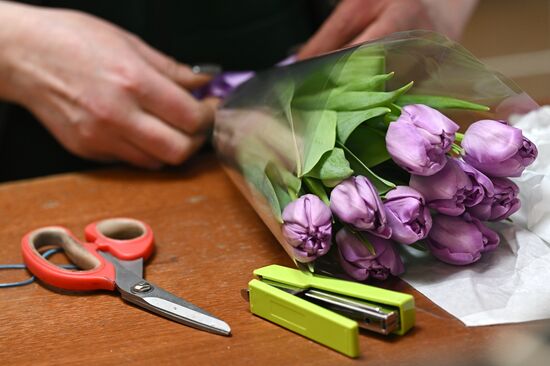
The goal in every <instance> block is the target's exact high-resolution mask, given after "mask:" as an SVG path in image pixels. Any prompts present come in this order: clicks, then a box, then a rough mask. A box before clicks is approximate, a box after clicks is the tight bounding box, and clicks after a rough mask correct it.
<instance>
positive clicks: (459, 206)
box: [409, 158, 472, 216]
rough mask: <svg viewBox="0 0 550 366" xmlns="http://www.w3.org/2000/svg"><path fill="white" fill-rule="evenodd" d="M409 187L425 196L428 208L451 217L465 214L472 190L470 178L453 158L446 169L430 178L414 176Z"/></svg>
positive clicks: (449, 160) (446, 165)
mask: <svg viewBox="0 0 550 366" xmlns="http://www.w3.org/2000/svg"><path fill="white" fill-rule="evenodd" d="M409 185H410V186H411V187H412V188H414V189H416V190H417V191H418V192H420V193H421V194H422V195H423V196H424V198H425V199H426V202H428V207H430V208H433V209H434V210H436V211H438V212H440V213H442V214H445V215H450V216H458V215H461V214H462V213H463V212H464V210H465V207H464V201H465V200H466V193H467V192H470V191H471V190H472V183H471V182H470V178H468V176H467V175H466V173H464V171H463V170H462V169H461V168H460V166H459V165H458V163H457V162H456V160H455V159H453V158H449V159H448V162H447V164H445V167H444V168H443V169H442V170H441V171H439V172H437V173H436V174H434V175H432V176H430V177H422V176H419V175H412V176H411V180H410V182H409Z"/></svg>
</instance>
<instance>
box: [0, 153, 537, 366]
mask: <svg viewBox="0 0 550 366" xmlns="http://www.w3.org/2000/svg"><path fill="white" fill-rule="evenodd" d="M0 207H1V209H0V243H1V245H0V263H18V262H21V254H20V249H19V248H20V240H21V237H22V236H23V235H24V234H25V233H26V232H28V231H30V230H32V229H35V228H38V227H41V226H47V225H53V224H58V225H64V226H67V227H68V228H69V229H71V230H73V231H74V232H75V233H76V234H77V236H79V237H80V238H82V237H83V233H82V231H83V229H84V227H85V225H86V224H88V223H89V222H91V221H94V220H98V219H103V218H108V217H116V216H128V217H135V218H138V219H141V220H144V221H146V222H148V223H149V224H150V225H151V227H152V228H153V230H154V232H155V235H156V253H155V255H154V256H153V257H152V258H151V259H150V260H149V262H148V265H147V266H146V269H145V275H146V276H145V277H146V278H147V279H148V280H150V281H151V282H153V283H156V284H158V285H159V286H162V287H163V288H165V289H166V290H168V291H171V292H173V293H174V294H176V295H178V296H181V297H183V298H185V299H187V300H189V301H191V302H192V303H195V304H197V305H198V306H200V307H202V308H204V309H206V310H207V311H210V312H212V313H213V314H214V315H216V316H218V317H220V318H221V319H223V320H225V321H226V322H228V323H229V324H230V326H231V328H232V331H233V335H232V336H231V337H223V336H217V335H213V334H210V333H206V332H202V331H198V330H195V329H192V328H189V327H186V326H183V325H180V324H177V323H175V322H172V321H169V320H166V319H164V318H161V317H159V316H157V315H154V314H151V313H148V312H146V311H143V310H142V309H139V308H137V307H134V306H131V305H129V304H128V303H125V302H123V301H122V300H121V298H120V297H119V296H118V295H117V294H115V293H110V292H96V293H88V294H84V295H81V294H74V293H73V294H62V293H58V292H54V291H51V290H50V289H48V288H46V287H44V286H42V285H41V284H39V283H34V284H32V285H29V286H25V287H19V288H10V289H2V290H0V295H1V296H0V340H1V341H0V360H2V364H5V365H16V364H33V365H38V364H56V365H61V364H81V365H84V364H88V365H97V364H130V363H131V364H157V365H162V364H185V365H194V364H211V365H232V364H236V365H252V364H254V365H263V366H266V365H271V364H273V365H276V364H286V365H298V364H311V365H336V364H338V365H345V364H354V363H355V362H356V361H355V360H352V359H349V358H346V357H345V356H342V355H340V354H338V353H336V352H334V351H332V350H330V349H328V348H325V347H323V346H320V345H318V344H316V343H313V342H311V341H309V340H307V339H305V338H303V337H301V336H298V335H295V334H293V333H291V332H289V331H288V330H285V329H283V328H281V327H279V326H277V325H274V324H271V323H269V322H267V321H265V320H263V319H260V318H258V317H255V316H253V315H251V314H250V312H249V310H248V304H247V303H246V302H245V301H244V300H243V299H242V298H241V296H240V293H239V292H240V290H241V289H242V288H245V287H246V285H247V282H248V281H249V280H250V279H251V278H252V271H253V270H254V269H255V268H259V267H262V266H265V265H268V264H273V263H276V264H281V265H287V266H292V265H293V264H292V262H291V260H290V259H289V258H288V256H287V254H286V253H285V252H284V250H283V249H282V248H281V247H280V245H279V244H278V243H277V242H276V241H275V239H274V238H273V236H272V235H271V234H270V232H269V230H268V229H267V227H265V226H264V224H263V223H262V222H261V220H260V219H259V218H258V216H257V215H256V213H255V212H254V211H253V209H252V208H251V207H250V206H249V205H248V203H247V202H246V201H245V199H244V198H243V196H242V195H241V194H240V192H239V191H238V190H237V189H236V188H235V186H234V185H233V184H232V182H231V181H230V180H229V178H228V177H227V176H226V175H225V173H224V172H223V171H222V169H221V167H220V165H219V164H218V163H217V161H216V159H215V157H214V156H213V154H211V153H205V154H203V155H200V156H198V157H196V158H194V159H193V160H192V161H191V162H189V163H188V164H187V165H186V166H185V167H183V168H182V169H180V170H178V171H171V172H158V173H157V172H146V171H138V170H130V169H110V170H102V171H97V172H87V173H73V174H65V175H58V176H53V177H48V178H41V179H35V180H28V181H21V182H15V183H7V184H2V185H0ZM23 275H24V273H17V274H16V273H8V272H3V273H0V282H5V281H7V280H8V279H9V280H14V279H16V278H17V279H22V278H23ZM389 287H391V288H393V289H397V290H402V291H406V292H409V293H412V294H414V296H415V299H416V303H417V325H416V327H415V328H414V329H413V330H412V331H411V332H410V333H409V334H407V335H406V336H404V337H397V336H392V337H382V336H376V335H372V334H363V335H361V336H360V342H361V353H362V356H361V358H360V359H359V361H361V362H363V363H368V364H370V365H402V364H411V363H416V362H422V361H426V360H430V364H436V362H437V360H438V359H439V360H446V361H450V360H454V359H460V358H462V359H464V357H468V356H475V355H482V354H483V353H484V352H486V351H487V350H490V349H492V347H493V346H492V345H493V342H495V341H498V340H504V339H508V337H509V335H510V332H512V333H516V332H518V331H520V330H525V329H535V328H537V327H540V324H537V323H535V324H523V325H507V326H497V327H480V328H466V327H465V326H463V325H462V323H460V322H459V321H458V320H456V319H454V318H453V317H451V316H450V315H448V314H447V313H445V312H444V311H443V310H441V309H440V308H438V307H437V306H435V305H434V304H433V303H431V302H430V301H429V300H427V299H426V298H425V297H423V296H422V295H420V294H419V293H418V292H416V291H415V290H413V289H412V288H410V287H409V286H408V285H406V284H405V283H403V282H401V281H399V280H395V281H393V283H390V284H389ZM446 363H447V364H448V363H449V362H446Z"/></svg>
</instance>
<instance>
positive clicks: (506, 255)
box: [402, 107, 550, 326]
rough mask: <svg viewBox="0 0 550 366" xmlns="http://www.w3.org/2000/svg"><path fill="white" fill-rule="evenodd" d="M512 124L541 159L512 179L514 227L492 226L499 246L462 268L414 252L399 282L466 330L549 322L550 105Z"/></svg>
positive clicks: (411, 251) (409, 250)
mask: <svg viewBox="0 0 550 366" xmlns="http://www.w3.org/2000/svg"><path fill="white" fill-rule="evenodd" d="M512 123H513V124H514V125H515V126H516V127H519V128H521V129H522V130H523V134H524V135H525V136H527V137H528V138H529V139H530V140H531V141H533V142H534V143H535V144H536V145H537V148H538V149H539V157H538V159H537V160H536V161H535V163H534V164H533V165H531V166H530V167H529V168H528V169H526V170H525V172H524V174H523V175H522V177H521V178H517V179H514V181H515V182H516V184H518V186H519V187H520V192H521V194H520V196H521V201H522V208H521V210H520V211H519V212H517V213H516V214H514V215H513V216H512V219H513V221H514V224H504V223H498V224H496V225H495V226H494V229H497V230H498V231H499V232H500V234H501V237H502V239H503V240H502V243H501V245H500V247H499V248H498V249H497V250H496V251H494V252H492V253H486V254H484V255H483V257H482V258H481V260H480V261H479V262H477V263H474V264H472V265H469V266H466V267H456V266H451V265H448V264H445V263H442V262H439V261H437V260H435V259H433V258H432V257H430V256H429V255H426V254H425V253H423V252H420V251H416V250H414V249H408V250H407V253H408V254H407V255H406V258H405V261H406V268H407V272H406V273H405V275H403V276H402V278H403V279H404V280H405V281H407V282H408V283H409V284H411V285H412V286H413V287H414V288H416V289H417V290H418V291H420V292H421V293H422V294H424V295H425V296H427V297H428V298H429V299H430V300H432V301H433V302H434V303H436V304H437V305H439V306H440V307H442V308H443V309H445V310H446V311H447V312H449V313H450V314H452V315H454V316H455V317H457V318H458V319H459V320H460V321H462V322H463V323H464V324H466V325H468V326H479V325H490V324H503V323H517V322H524V321H531V320H537V319H545V318H550V245H549V244H548V243H550V107H543V108H540V109H538V110H536V111H534V112H531V113H529V114H527V115H525V116H522V117H515V118H513V119H512ZM411 259H412V260H411Z"/></svg>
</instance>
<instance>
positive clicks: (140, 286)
mask: <svg viewBox="0 0 550 366" xmlns="http://www.w3.org/2000/svg"><path fill="white" fill-rule="evenodd" d="M152 290H153V286H151V284H150V283H148V282H145V281H141V282H138V283H136V284H135V285H134V286H133V287H132V292H139V293H140V294H143V293H146V292H149V291H152Z"/></svg>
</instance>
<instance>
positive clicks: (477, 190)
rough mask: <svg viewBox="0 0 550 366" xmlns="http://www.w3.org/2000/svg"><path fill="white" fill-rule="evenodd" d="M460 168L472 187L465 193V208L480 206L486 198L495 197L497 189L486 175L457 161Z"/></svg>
mask: <svg viewBox="0 0 550 366" xmlns="http://www.w3.org/2000/svg"><path fill="white" fill-rule="evenodd" d="M455 161H456V162H457V163H458V165H459V166H460V168H462V170H463V171H464V173H466V175H467V176H468V178H469V179H470V182H471V183H472V187H471V188H470V189H466V190H465V191H464V196H465V198H464V206H466V207H473V206H475V205H477V204H479V203H480V202H481V201H482V200H484V199H485V198H489V197H493V195H494V194H495V187H494V186H493V182H492V181H491V179H489V178H488V177H487V176H486V175H485V174H483V173H482V172H480V171H479V170H477V169H476V168H474V167H473V166H471V165H469V164H467V163H465V162H463V161H461V160H455Z"/></svg>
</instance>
